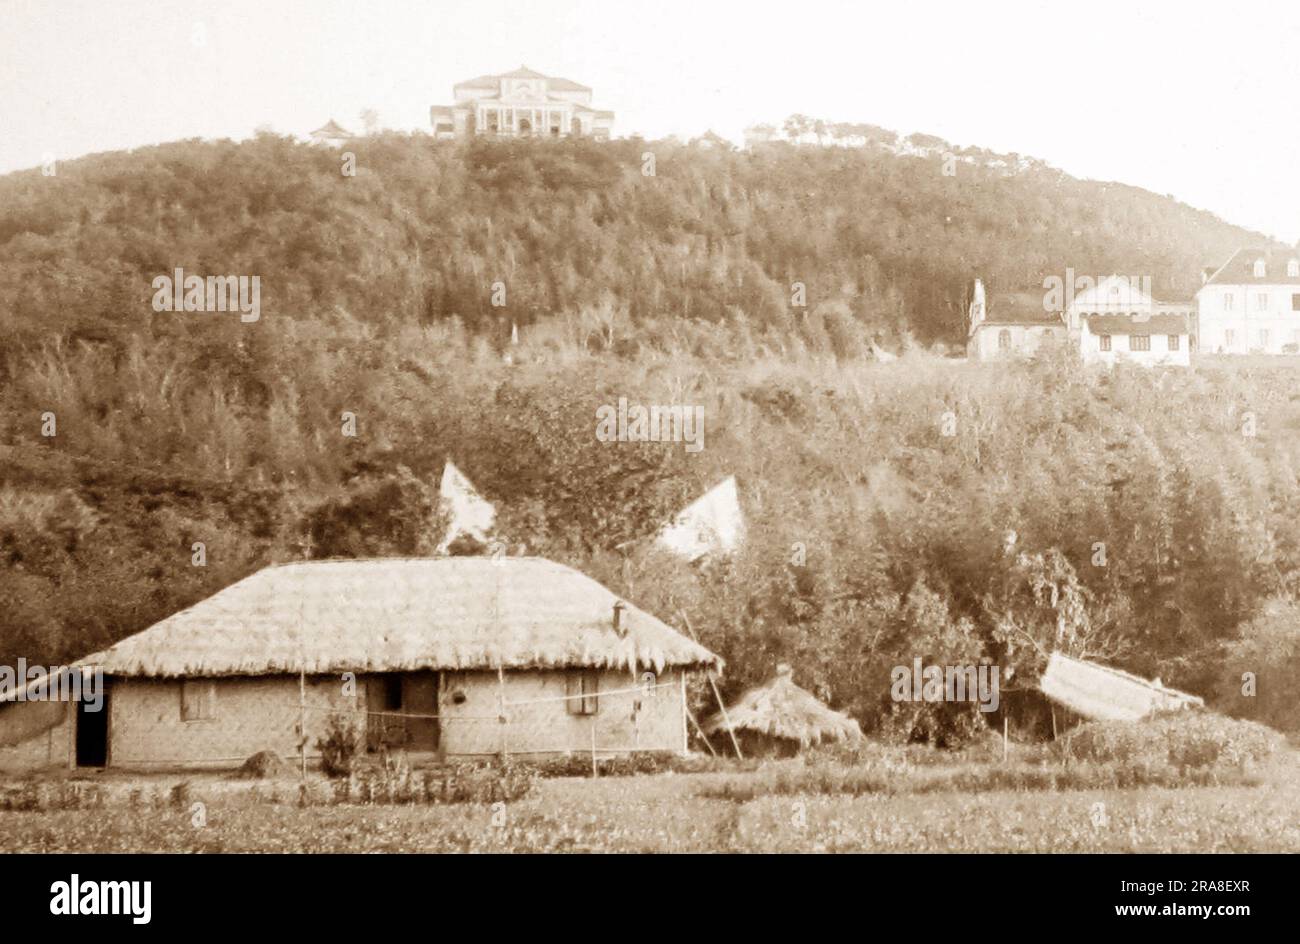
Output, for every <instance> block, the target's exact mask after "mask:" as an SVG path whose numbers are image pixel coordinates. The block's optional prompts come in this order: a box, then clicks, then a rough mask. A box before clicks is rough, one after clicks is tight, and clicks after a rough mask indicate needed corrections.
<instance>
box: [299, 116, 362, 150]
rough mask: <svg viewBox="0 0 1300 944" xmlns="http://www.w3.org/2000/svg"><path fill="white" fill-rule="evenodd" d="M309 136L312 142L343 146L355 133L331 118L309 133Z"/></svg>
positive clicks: (328, 145) (329, 145)
mask: <svg viewBox="0 0 1300 944" xmlns="http://www.w3.org/2000/svg"><path fill="white" fill-rule="evenodd" d="M308 137H309V138H311V143H312V144H323V145H325V146H326V147H342V146H343V145H344V144H345V143H347V142H348V141H350V140H351V139H352V138H353V137H355V135H353V134H352V132H351V131H348V130H347V129H346V128H344V127H342V126H341V125H339V124H338V122H336V121H335V120H334V119H333V118H331V119H330V120H329V121H327V122H325V124H323V125H321V126H320V127H319V128H317V129H316V130H315V131H313V132H312V133H311V134H309V135H308Z"/></svg>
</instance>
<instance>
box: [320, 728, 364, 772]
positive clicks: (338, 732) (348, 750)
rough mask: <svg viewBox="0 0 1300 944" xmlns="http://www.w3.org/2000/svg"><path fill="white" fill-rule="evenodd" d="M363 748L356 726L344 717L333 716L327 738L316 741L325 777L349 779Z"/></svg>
mask: <svg viewBox="0 0 1300 944" xmlns="http://www.w3.org/2000/svg"><path fill="white" fill-rule="evenodd" d="M360 746H361V737H360V735H358V734H357V729H356V725H354V724H353V723H352V722H351V721H349V720H348V719H347V718H344V717H343V716H342V715H336V714H332V715H330V718H329V721H328V722H327V723H326V726H325V736H324V737H321V738H318V739H317V740H316V749H317V750H318V751H320V764H321V770H322V771H324V773H325V776H327V777H331V778H335V777H348V776H350V775H351V774H352V761H353V759H354V758H355V757H356V755H357V750H358V749H359V748H360Z"/></svg>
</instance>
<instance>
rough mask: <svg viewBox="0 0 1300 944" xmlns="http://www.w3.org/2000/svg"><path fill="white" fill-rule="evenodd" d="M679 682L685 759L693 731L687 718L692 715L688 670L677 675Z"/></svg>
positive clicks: (710, 747)
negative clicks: (688, 691) (689, 704)
mask: <svg viewBox="0 0 1300 944" xmlns="http://www.w3.org/2000/svg"><path fill="white" fill-rule="evenodd" d="M677 681H678V682H679V683H680V690H681V699H682V756H683V757H685V756H686V755H687V754H689V753H690V744H691V729H690V728H688V727H687V726H686V716H687V715H689V714H690V713H691V710H690V709H689V708H687V707H686V670H685V669H682V670H681V671H679V672H678V673H677ZM709 750H713V747H712V745H710V746H709Z"/></svg>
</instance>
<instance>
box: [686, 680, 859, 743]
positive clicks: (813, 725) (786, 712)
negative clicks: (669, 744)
mask: <svg viewBox="0 0 1300 944" xmlns="http://www.w3.org/2000/svg"><path fill="white" fill-rule="evenodd" d="M728 719H729V720H730V721H731V730H732V731H737V732H739V731H753V732H755V733H757V734H763V735H766V736H768V737H776V738H785V739H787V740H790V741H798V742H799V743H800V745H802V746H803V747H808V746H809V745H812V744H818V743H820V742H822V741H846V740H847V741H855V740H857V739H858V738H860V737H862V729H861V728H859V727H858V723H857V722H856V721H854V720H853V719H852V718H850V717H849V716H848V715H846V714H842V713H840V712H838V711H833V710H831V709H830V708H827V707H826V706H825V705H823V704H822V703H821V702H820V701H818V700H817V699H816V698H815V697H814V696H813V695H812V694H810V693H809V692H806V691H804V690H803V689H802V688H800V687H799V686H798V685H796V684H795V683H794V676H793V675H792V674H791V671H790V667H789V666H788V665H779V666H777V668H776V675H775V676H774V677H773V678H772V679H771V680H769V681H767V682H764V683H763V684H762V685H756V686H754V687H753V688H750V689H748V690H746V691H745V692H744V694H742V695H741V696H740V697H739V698H738V699H736V703H735V704H734V705H728V706H727V714H726V718H724V717H723V714H722V712H718V713H717V714H715V715H713V716H712V717H710V718H709V719H708V720H707V721H705V722H704V725H703V727H704V732H705V733H706V734H712V733H714V732H715V731H725V730H726V729H727V720H728Z"/></svg>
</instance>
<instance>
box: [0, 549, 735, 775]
mask: <svg viewBox="0 0 1300 944" xmlns="http://www.w3.org/2000/svg"><path fill="white" fill-rule="evenodd" d="M721 668H722V660H721V659H720V658H719V657H718V656H716V655H714V654H713V653H712V652H710V651H708V650H707V649H705V648H703V647H702V646H700V645H698V644H696V643H695V642H692V641H691V640H689V639H687V638H685V637H684V636H682V635H680V634H678V633H677V632H676V631H674V630H673V629H671V628H670V627H669V626H667V625H665V624H664V623H662V622H660V621H659V620H658V619H656V618H655V617H654V616H652V615H650V614H649V613H646V612H644V611H642V610H639V609H637V608H636V607H635V606H632V605H629V604H626V603H624V602H623V601H622V600H620V599H618V597H616V596H615V595H614V594H613V593H611V592H610V591H609V590H607V589H606V588H605V587H603V586H601V585H600V584H598V583H597V582H596V581H594V580H592V579H591V578H589V577H587V576H585V575H584V574H581V573H579V572H578V571H576V570H573V569H571V568H569V567H564V566H562V565H560V564H556V563H552V562H551V561H547V560H542V559H539V558H484V557H447V558H434V559H414V560H411V559H378V560H328V561H310V562H301V563H292V564H282V565H278V566H271V567H267V568H265V569H263V570H260V571H258V572H257V573H255V574H252V575H251V576H249V577H246V578H244V579H243V580H240V581H239V582H237V583H235V584H232V585H231V586H229V587H226V588H225V589H224V590H221V591H219V592H218V593H216V594H214V595H213V596H211V597H208V598H207V599H205V600H202V601H201V602H199V603H197V604H195V605H194V606H192V607H190V608H189V609H186V610H182V611H181V612H179V613H176V614H174V615H172V616H169V617H168V618H166V619H164V620H162V621H161V622H159V623H157V624H155V625H154V626H152V627H150V628H148V629H145V630H143V631H142V632H139V633H136V634H135V635H133V636H129V637H127V638H126V639H123V640H121V641H120V642H118V643H117V644H115V645H113V646H111V647H110V648H108V649H106V650H104V651H102V652H98V653H95V654H94V655H91V656H87V657H86V658H85V659H81V660H79V661H78V662H77V663H75V665H74V666H73V667H71V671H82V672H86V671H92V670H94V669H100V670H102V672H103V678H104V696H103V697H104V702H103V705H102V707H101V708H100V710H98V711H92V710H88V704H87V703H77V704H67V703H61V702H48V701H36V700H17V701H15V699H14V698H13V697H12V696H10V698H9V702H10V703H7V704H0V770H7V771H22V770H35V769H41V768H48V767H77V766H80V767H117V768H171V767H182V768H183V767H214V768H221V767H235V766H238V765H240V764H241V763H243V762H244V761H245V760H247V759H248V758H249V757H251V756H252V755H253V754H256V753H258V752H259V751H263V750H269V751H274V752H275V753H277V754H279V755H280V756H281V757H284V758H286V759H295V758H297V757H299V751H300V747H301V746H302V745H303V744H304V742H305V750H306V755H307V757H308V758H318V757H319V750H318V748H317V740H318V739H319V738H321V737H322V736H323V735H324V734H325V733H326V730H327V727H328V725H329V722H330V719H331V717H341V718H343V719H344V720H345V721H350V722H351V723H352V724H353V725H354V727H355V728H356V729H357V730H358V732H364V735H365V742H366V745H367V747H369V748H371V749H376V750H377V749H379V747H380V746H384V747H387V748H391V749H395V750H397V749H400V750H404V751H407V752H408V753H409V754H411V755H416V756H419V755H425V756H427V757H429V758H430V759H448V758H453V759H454V758H472V757H475V756H483V755H497V754H504V755H507V756H516V755H524V756H530V755H531V756H537V755H552V754H566V753H576V752H581V753H588V752H590V753H600V754H602V755H606V756H609V755H619V754H629V753H633V752H642V751H656V752H667V751H671V752H685V751H686V749H687V729H686V725H687V718H688V714H687V705H686V676H687V673H688V672H691V671H696V670H699V671H709V670H715V671H720V670H721ZM30 688H31V686H28V689H30ZM300 726H301V727H302V728H303V729H305V733H304V734H300V733H299V730H300Z"/></svg>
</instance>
